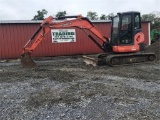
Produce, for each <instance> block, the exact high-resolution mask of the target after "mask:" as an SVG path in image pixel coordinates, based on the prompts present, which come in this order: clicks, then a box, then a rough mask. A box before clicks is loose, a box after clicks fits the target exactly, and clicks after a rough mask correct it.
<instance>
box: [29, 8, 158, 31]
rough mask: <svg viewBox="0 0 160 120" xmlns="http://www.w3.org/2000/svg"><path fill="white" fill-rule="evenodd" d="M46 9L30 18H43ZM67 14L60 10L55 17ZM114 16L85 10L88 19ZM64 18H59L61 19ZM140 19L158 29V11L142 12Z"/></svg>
mask: <svg viewBox="0 0 160 120" xmlns="http://www.w3.org/2000/svg"><path fill="white" fill-rule="evenodd" d="M47 13H48V11H47V10H45V9H42V10H38V11H37V15H35V16H34V17H33V19H32V20H44V19H45V17H44V16H45V15H47ZM66 15H67V12H66V11H60V12H57V14H56V15H55V17H56V18H58V17H64V16H66ZM113 16H115V15H114V14H113V13H110V14H108V15H105V14H101V15H100V17H99V16H98V14H97V12H93V11H89V12H87V16H86V17H87V18H88V19H90V20H111V18H112V17H113ZM63 19H65V18H61V20H63ZM141 19H142V21H151V29H159V30H160V12H158V15H157V14H155V13H149V14H143V15H142V16H141Z"/></svg>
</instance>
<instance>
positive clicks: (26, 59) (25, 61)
mask: <svg viewBox="0 0 160 120" xmlns="http://www.w3.org/2000/svg"><path fill="white" fill-rule="evenodd" d="M21 65H22V67H25V68H34V67H37V64H36V63H35V62H34V61H33V60H32V58H31V56H30V53H29V52H28V53H24V54H22V55H21Z"/></svg>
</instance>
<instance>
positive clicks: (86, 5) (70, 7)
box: [0, 0, 160, 20]
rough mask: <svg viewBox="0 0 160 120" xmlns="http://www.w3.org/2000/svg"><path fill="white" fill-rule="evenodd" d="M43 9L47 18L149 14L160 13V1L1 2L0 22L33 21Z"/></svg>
mask: <svg viewBox="0 0 160 120" xmlns="http://www.w3.org/2000/svg"><path fill="white" fill-rule="evenodd" d="M42 9H46V10H47V11H48V14H47V15H46V16H45V17H47V16H49V15H52V16H54V15H56V14H57V12H60V11H66V12H67V15H79V14H81V15H82V16H86V15H87V12H89V11H92V12H97V14H98V16H100V15H101V14H105V15H108V14H109V13H114V14H115V15H116V13H118V12H126V11H139V12H141V14H149V13H151V12H154V11H160V0H0V20H31V19H33V17H34V15H37V11H38V10H42Z"/></svg>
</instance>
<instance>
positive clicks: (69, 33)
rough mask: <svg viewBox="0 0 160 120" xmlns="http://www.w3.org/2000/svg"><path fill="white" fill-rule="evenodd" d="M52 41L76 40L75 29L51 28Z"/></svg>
mask: <svg viewBox="0 0 160 120" xmlns="http://www.w3.org/2000/svg"><path fill="white" fill-rule="evenodd" d="M51 35H52V43H62V42H76V32H75V29H52V30H51Z"/></svg>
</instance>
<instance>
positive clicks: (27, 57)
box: [21, 11, 157, 67]
mask: <svg viewBox="0 0 160 120" xmlns="http://www.w3.org/2000/svg"><path fill="white" fill-rule="evenodd" d="M66 18H72V19H70V20H64V21H61V22H54V21H53V20H54V19H66ZM70 27H78V28H80V29H82V30H83V31H84V32H85V33H86V34H87V35H88V37H89V38H90V39H91V40H92V41H93V42H94V43H95V44H96V45H97V46H98V47H99V48H100V49H102V50H103V51H104V53H100V54H98V56H97V57H96V58H91V57H87V56H85V58H87V59H88V60H92V61H96V62H97V63H96V64H103V63H105V64H106V63H107V64H109V65H110V66H120V65H128V64H135V63H142V62H153V61H156V58H157V56H156V55H155V54H154V53H146V52H143V51H145V49H146V45H145V44H144V43H143V42H144V34H143V33H142V30H141V17H140V13H139V12H134V11H132V12H123V13H117V15H116V16H115V17H113V18H112V26H111V38H110V39H108V38H107V37H105V36H103V35H102V33H101V32H100V31H99V30H98V29H97V28H96V26H95V25H94V24H92V22H91V21H89V20H88V18H86V17H83V16H81V15H78V16H64V17H60V18H53V17H52V16H49V17H48V18H46V19H45V20H44V21H43V22H42V24H41V25H40V27H39V28H38V29H37V31H36V32H35V33H34V34H33V36H32V37H31V38H30V39H29V41H28V42H27V44H26V45H25V46H24V48H23V53H22V55H21V64H22V66H23V67H35V66H37V65H36V63H35V62H34V61H33V60H32V59H31V53H32V52H33V51H34V50H35V48H36V47H37V46H38V44H39V43H40V42H41V41H42V40H43V39H44V37H45V36H46V34H47V33H48V32H49V31H50V30H51V29H58V28H60V29H63V28H70ZM88 31H90V32H91V33H93V34H94V35H95V36H97V37H98V38H99V39H100V40H101V41H102V42H103V44H102V45H101V44H100V43H99V42H98V41H97V40H96V39H95V38H94V37H93V36H92V35H91V34H89V33H88ZM31 41H34V42H33V44H32V45H31V47H27V46H28V44H29V43H30V42H31Z"/></svg>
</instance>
